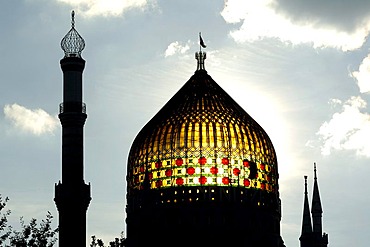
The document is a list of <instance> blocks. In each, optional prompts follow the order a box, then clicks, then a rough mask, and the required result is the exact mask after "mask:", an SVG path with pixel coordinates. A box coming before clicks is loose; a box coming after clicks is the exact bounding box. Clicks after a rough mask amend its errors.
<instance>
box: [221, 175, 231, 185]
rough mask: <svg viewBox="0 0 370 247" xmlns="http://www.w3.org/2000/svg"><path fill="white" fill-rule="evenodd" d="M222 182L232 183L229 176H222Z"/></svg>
mask: <svg viewBox="0 0 370 247" xmlns="http://www.w3.org/2000/svg"><path fill="white" fill-rule="evenodd" d="M222 183H223V184H229V183H230V180H229V178H228V177H223V178H222Z"/></svg>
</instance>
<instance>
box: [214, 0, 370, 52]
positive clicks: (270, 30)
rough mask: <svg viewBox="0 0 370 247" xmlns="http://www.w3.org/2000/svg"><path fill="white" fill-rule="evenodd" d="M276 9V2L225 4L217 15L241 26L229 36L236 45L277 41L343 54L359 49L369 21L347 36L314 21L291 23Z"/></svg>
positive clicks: (242, 0) (235, 1) (235, 0)
mask: <svg viewBox="0 0 370 247" xmlns="http://www.w3.org/2000/svg"><path fill="white" fill-rule="evenodd" d="M319 5H320V4H319ZM278 6H279V5H278V1H277V0H260V1H251V0H226V2H225V7H224V9H223V10H222V12H221V15H222V16H223V18H224V20H225V21H226V22H227V23H234V24H235V23H241V26H240V27H239V28H238V29H236V30H233V31H231V32H230V35H231V37H232V38H233V39H234V40H235V41H236V42H240V43H243V42H247V41H248V42H253V41H256V40H260V39H263V38H277V39H280V40H281V41H283V42H289V43H292V44H302V43H309V44H312V46H313V47H315V48H324V47H333V48H337V49H341V50H343V51H347V50H354V49H357V48H360V47H361V46H362V45H363V43H364V42H365V39H366V36H367V35H368V33H369V29H370V21H368V22H364V23H363V25H361V26H358V27H357V28H356V29H355V30H354V31H351V32H349V31H346V30H345V29H341V28H340V27H334V26H329V25H320V22H319V21H318V19H309V18H308V19H302V20H300V21H295V20H294V19H292V18H291V17H289V16H287V15H286V14H285V13H284V12H282V11H278V10H279V9H278Z"/></svg>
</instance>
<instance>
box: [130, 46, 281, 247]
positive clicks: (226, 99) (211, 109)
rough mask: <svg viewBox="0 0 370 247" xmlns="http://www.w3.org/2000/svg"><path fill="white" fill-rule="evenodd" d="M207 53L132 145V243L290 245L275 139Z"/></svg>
mask: <svg viewBox="0 0 370 247" xmlns="http://www.w3.org/2000/svg"><path fill="white" fill-rule="evenodd" d="M205 58H206V53H204V52H202V51H200V52H197V53H196V59H197V60H198V66H197V70H196V71H195V73H194V75H193V76H192V77H191V78H190V79H189V80H188V81H187V82H186V83H185V85H184V86H183V87H182V88H181V89H180V90H179V91H178V92H177V93H176V94H175V95H174V96H173V97H172V98H171V99H170V100H169V101H168V102H167V103H166V104H165V105H164V106H163V108H162V109H161V110H160V111H159V112H158V113H157V114H156V115H155V116H154V117H153V118H152V119H151V120H150V121H149V122H148V123H147V124H146V125H145V126H144V127H143V128H142V130H141V131H140V132H139V134H138V135H137V136H136V138H135V140H134V142H133V144H132V147H131V150H130V153H129V158H128V165H127V169H128V170H127V209H126V210H127V219H126V221H127V241H128V246H129V247H142V246H148V245H147V244H148V243H149V242H150V243H152V245H153V246H202V247H204V246H223V245H225V246H266V247H282V246H285V245H284V243H283V240H282V238H281V236H280V220H281V205H280V197H279V183H278V178H279V173H278V164H277V158H276V153H275V150H274V147H273V145H272V142H271V140H270V138H269V136H268V135H267V133H266V132H265V131H264V130H263V128H262V127H261V126H260V125H259V124H258V123H257V122H256V121H255V120H254V119H253V118H252V117H251V116H249V115H248V113H246V112H245V111H244V110H243V109H242V108H241V107H240V106H239V105H238V104H237V103H236V102H235V101H234V100H233V99H232V98H231V97H230V96H229V95H228V94H227V93H226V92H225V91H224V90H223V89H222V88H221V87H220V86H219V85H218V84H217V83H216V82H215V81H214V80H213V79H212V78H211V76H209V75H208V73H207V71H206V70H205V68H204V59H205ZM247 95H248V93H247V92H246V96H247Z"/></svg>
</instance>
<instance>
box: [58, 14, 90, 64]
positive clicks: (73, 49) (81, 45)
mask: <svg viewBox="0 0 370 247" xmlns="http://www.w3.org/2000/svg"><path fill="white" fill-rule="evenodd" d="M74 16H75V12H74V11H72V22H71V23H72V27H71V29H70V30H69V31H68V33H67V34H66V35H65V36H64V38H63V39H62V41H61V42H60V46H61V47H62V50H63V51H64V54H65V57H81V52H82V51H83V49H85V40H84V39H83V38H82V37H81V35H80V34H79V33H78V32H77V30H76V29H75V20H74Z"/></svg>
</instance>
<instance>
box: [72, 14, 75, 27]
mask: <svg viewBox="0 0 370 247" xmlns="http://www.w3.org/2000/svg"><path fill="white" fill-rule="evenodd" d="M71 17H72V21H71V24H72V28H74V27H75V11H74V10H72V13H71Z"/></svg>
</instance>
